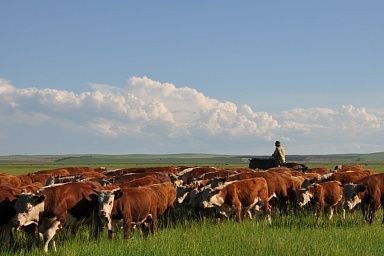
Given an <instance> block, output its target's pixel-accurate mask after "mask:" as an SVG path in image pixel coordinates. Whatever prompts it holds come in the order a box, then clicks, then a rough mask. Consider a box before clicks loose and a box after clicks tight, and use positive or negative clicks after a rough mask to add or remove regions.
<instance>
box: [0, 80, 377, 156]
mask: <svg viewBox="0 0 384 256" xmlns="http://www.w3.org/2000/svg"><path fill="white" fill-rule="evenodd" d="M0 115H1V117H0V120H1V121H2V122H6V123H7V125H8V127H12V124H13V125H14V126H25V127H28V126H41V127H46V126H47V124H49V127H52V124H54V125H55V126H56V127H61V128H63V129H64V130H65V129H71V130H72V132H76V131H79V132H82V133H84V132H86V133H90V134H93V135H94V136H96V137H99V138H111V139H120V138H135V139H136V140H137V139H138V138H139V141H141V142H142V143H143V144H150V143H155V142H154V141H153V138H161V139H162V140H163V141H164V140H165V141H168V143H169V144H172V143H175V144H177V143H179V142H180V141H181V140H182V139H183V138H189V139H190V140H195V141H198V140H201V141H203V142H204V143H207V142H208V141H211V142H212V143H218V144H220V143H222V142H223V141H226V140H231V141H232V142H233V141H235V142H236V140H238V142H239V143H240V142H241V143H243V144H244V141H247V140H248V139H249V141H251V142H255V141H264V142H270V141H272V140H274V139H276V138H279V139H283V140H286V141H292V142H296V143H299V142H301V141H308V140H311V141H312V142H318V143H319V144H320V142H324V141H332V140H335V141H344V142H345V143H346V142H348V143H354V144H356V145H361V144H363V142H364V141H363V140H364V139H366V140H370V139H371V137H372V135H373V134H379V133H382V132H383V127H384V121H383V120H384V115H383V111H381V112H380V110H369V109H366V108H365V107H359V106H353V105H343V106H340V107H338V108H316V107H313V108H306V109H304V108H297V109H291V110H286V111H282V112H279V113H268V112H260V111H256V110H253V109H252V108H251V107H250V106H249V105H241V106H240V105H238V104H236V103H234V102H230V101H220V100H217V99H214V98H211V97H208V96H206V95H204V94H203V93H201V92H199V91H197V90H196V89H193V88H190V87H178V86H176V85H174V84H171V83H161V82H159V81H154V80H152V79H150V78H148V77H132V78H130V79H129V80H128V82H127V85H126V87H125V88H118V87H114V86H111V85H105V84H91V85H90V87H89V90H88V91H85V92H81V93H75V92H73V91H68V90H59V89H52V88H45V89H39V88H18V87H16V86H14V85H12V84H11V83H10V82H8V81H6V80H4V79H0ZM51 129H52V128H51ZM3 130H4V129H3ZM356 136H358V139H357V138H356ZM353 139H354V141H352V140H353ZM219 142H220V143H219ZM364 143H366V142H364ZM248 146H250V144H248ZM196 151H199V149H196ZM200 152H204V149H201V150H200ZM213 153H215V152H213Z"/></svg>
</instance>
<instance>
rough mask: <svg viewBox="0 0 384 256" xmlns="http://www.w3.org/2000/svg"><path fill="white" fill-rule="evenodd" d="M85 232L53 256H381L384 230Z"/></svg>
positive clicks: (286, 225) (308, 220)
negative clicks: (96, 236)
mask: <svg viewBox="0 0 384 256" xmlns="http://www.w3.org/2000/svg"><path fill="white" fill-rule="evenodd" d="M87 234H88V233H87V232H86V231H85V230H84V231H83V232H80V234H78V235H77V236H76V237H75V238H71V239H66V238H65V235H64V234H63V233H61V234H59V236H58V239H57V240H58V241H57V246H58V251H57V253H55V255H68V256H69V255H175V256H176V255H177V256H178V255H190V256H191V255H383V253H384V247H383V246H382V238H383V236H384V229H383V227H382V226H381V224H379V220H376V222H375V223H374V224H373V225H368V224H366V223H365V222H364V221H363V220H362V217H361V216H360V214H353V215H348V216H347V218H346V219H345V220H344V219H342V218H341V217H340V216H335V218H334V219H333V220H332V221H331V222H330V221H328V220H324V221H323V222H322V223H321V224H320V225H318V226H317V225H315V223H314V217H313V216H312V215H311V214H310V213H308V214H305V215H302V216H299V217H298V216H293V215H289V216H275V217H274V219H273V223H272V225H268V224H267V223H266V222H265V221H264V220H257V221H255V220H246V221H244V222H243V223H236V222H234V221H231V220H229V221H224V222H223V223H221V224H218V225H217V224H215V223H214V222H213V220H211V219H200V220H192V221H189V220H184V222H183V223H179V224H175V225H171V226H170V227H167V228H161V229H159V232H158V233H157V234H156V235H155V236H150V237H149V238H147V239H145V238H143V237H141V234H139V232H135V234H134V236H133V238H132V239H130V240H128V241H127V240H124V239H123V238H122V237H121V234H120V236H119V237H117V238H116V239H114V240H113V241H110V240H108V239H107V238H106V237H105V234H104V237H103V238H102V239H101V240H100V241H98V242H97V241H94V240H89V239H88V235H87ZM41 254H42V252H41V249H39V248H36V247H35V248H33V249H32V250H30V251H23V250H16V251H14V252H12V253H5V254H4V255H41Z"/></svg>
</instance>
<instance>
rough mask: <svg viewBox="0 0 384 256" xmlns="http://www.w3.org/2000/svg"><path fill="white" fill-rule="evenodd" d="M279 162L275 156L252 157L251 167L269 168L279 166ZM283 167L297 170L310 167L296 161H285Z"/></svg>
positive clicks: (304, 169)
mask: <svg viewBox="0 0 384 256" xmlns="http://www.w3.org/2000/svg"><path fill="white" fill-rule="evenodd" d="M278 166H279V164H278V162H277V161H276V160H275V159H273V158H252V159H250V160H249V168H250V169H261V170H267V169H269V168H273V167H278ZM280 166H281V167H287V168H292V169H294V170H297V171H302V172H305V171H306V170H307V169H308V167H307V166H305V165H304V164H299V163H295V162H289V163H284V164H281V165H280Z"/></svg>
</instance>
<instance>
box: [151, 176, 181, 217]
mask: <svg viewBox="0 0 384 256" xmlns="http://www.w3.org/2000/svg"><path fill="white" fill-rule="evenodd" d="M146 187H147V188H150V189H152V190H153V191H154V192H155V194H156V196H157V214H158V215H163V214H164V213H165V211H166V210H168V209H169V208H170V207H172V206H173V204H174V203H175V201H176V189H175V187H174V186H173V184H172V183H171V182H164V183H160V184H152V185H148V186H146Z"/></svg>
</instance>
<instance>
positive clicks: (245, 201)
mask: <svg viewBox="0 0 384 256" xmlns="http://www.w3.org/2000/svg"><path fill="white" fill-rule="evenodd" d="M268 199H269V198H268V184H267V181H266V180H265V179H264V178H251V179H245V180H238V181H233V182H230V183H228V184H225V185H223V186H222V187H218V188H216V189H214V190H213V191H211V192H210V193H209V195H208V196H207V197H206V198H204V200H203V201H202V206H203V207H204V208H212V207H216V208H219V209H220V211H221V212H222V213H223V214H224V215H225V216H228V215H229V214H230V213H231V212H232V210H234V211H235V212H236V220H237V221H238V222H241V221H242V219H243V215H244V213H245V212H248V211H252V210H254V209H256V208H257V206H259V205H260V204H261V205H262V207H263V209H264V212H265V213H266V215H267V219H268V221H269V222H270V223H271V208H270V206H269V202H268ZM228 217H229V216H228Z"/></svg>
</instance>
